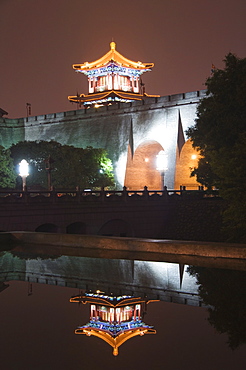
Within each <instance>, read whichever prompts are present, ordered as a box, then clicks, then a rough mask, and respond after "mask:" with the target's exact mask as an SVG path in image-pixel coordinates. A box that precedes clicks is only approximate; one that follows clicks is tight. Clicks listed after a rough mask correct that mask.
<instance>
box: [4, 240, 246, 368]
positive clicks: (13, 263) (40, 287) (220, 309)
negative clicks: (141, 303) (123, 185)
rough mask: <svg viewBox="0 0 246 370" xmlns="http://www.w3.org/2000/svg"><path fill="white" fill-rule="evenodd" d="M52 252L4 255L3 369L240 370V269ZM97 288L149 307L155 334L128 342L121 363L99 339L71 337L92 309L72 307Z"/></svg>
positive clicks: (245, 312)
mask: <svg viewBox="0 0 246 370" xmlns="http://www.w3.org/2000/svg"><path fill="white" fill-rule="evenodd" d="M48 250H49V249H47V248H44V249H42V248H38V250H37V249H34V248H30V247H16V248H14V249H11V250H4V248H2V251H1V252H0V292H1V294H0V307H1V309H0V312H1V320H0V332H1V347H0V348H1V350H0V351H1V368H2V369H4V370H12V369H13V370H19V369H25V370H29V369H30V370H36V369H52V370H53V369H54V370H56V369H59V370H60V369H71V368H74V367H76V368H81V369H83V368H90V369H106V368H107V369H130V370H131V369H134V370H135V369H164V368H165V369H174V370H176V369H177V370H179V369H190V368H191V367H192V368H194V369H199V370H202V369H208V368H209V369H240V370H241V369H242V370H243V369H245V368H246V351H245V350H246V269H245V265H244V264H238V265H237V266H235V265H230V263H229V264H227V266H226V268H225V266H223V265H221V264H220V263H219V262H218V263H217V261H216V260H211V265H209V263H208V262H207V261H206V263H204V260H201V262H199V260H197V261H196V265H191V264H190V261H188V262H189V263H186V262H185V261H182V263H180V261H179V263H178V262H175V261H172V262H170V261H169V262H164V261H155V260H154V258H151V259H152V260H151V261H150V260H147V259H146V258H145V259H142V258H139V259H138V258H136V257H137V256H134V258H129V256H127V258H118V256H116V255H115V254H112V255H111V256H110V255H107V258H105V256H103V257H104V258H98V257H99V256H98V254H100V253H98V252H97V255H95V254H93V255H92V254H91V255H90V253H88V252H87V253H86V256H84V257H83V256H73V255H71V253H70V255H68V254H67V253H66V254H67V255H65V254H64V255H61V254H58V253H54V251H53V250H52V254H49V252H48ZM140 257H141V256H140ZM145 257H146V256H145ZM97 289H100V291H103V292H105V294H114V295H122V294H128V295H134V296H142V297H147V298H148V299H150V300H152V299H153V300H155V302H152V303H149V304H148V307H147V313H146V314H145V316H144V322H145V323H146V324H148V325H152V326H153V327H154V329H155V330H156V334H154V335H144V336H141V337H140V336H138V337H134V338H131V339H130V340H128V341H127V342H125V343H123V344H122V345H121V346H120V348H119V355H118V356H117V357H114V356H113V355H112V348H111V347H110V346H109V345H108V344H107V343H105V342H104V341H102V340H101V339H99V338H96V337H87V336H86V335H75V334H74V330H75V329H76V328H77V327H78V326H81V325H83V324H85V323H87V322H88V321H89V315H90V313H89V311H90V308H89V305H88V304H85V305H83V304H76V303H70V302H69V299H70V297H71V296H74V295H77V294H80V293H81V292H86V291H96V290H97ZM157 300H158V301H157Z"/></svg>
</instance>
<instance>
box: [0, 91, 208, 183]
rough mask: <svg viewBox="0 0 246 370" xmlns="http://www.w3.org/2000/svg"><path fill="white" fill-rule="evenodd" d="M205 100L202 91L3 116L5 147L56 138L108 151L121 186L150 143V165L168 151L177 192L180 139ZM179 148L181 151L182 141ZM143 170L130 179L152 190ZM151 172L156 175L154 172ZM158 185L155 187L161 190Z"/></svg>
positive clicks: (0, 124)
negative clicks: (129, 164)
mask: <svg viewBox="0 0 246 370" xmlns="http://www.w3.org/2000/svg"><path fill="white" fill-rule="evenodd" d="M204 96H205V91H204V90H202V91H195V92H189V93H184V94H176V95H170V96H164V97H159V98H146V99H144V100H142V101H139V102H132V103H119V104H114V105H111V106H103V107H99V108H89V109H85V108H81V109H77V110H72V111H68V112H62V113H52V114H45V115H41V116H34V117H28V118H21V119H15V120H12V119H8V118H0V130H1V139H0V145H3V146H4V147H9V146H11V145H12V144H13V143H14V144H15V143H17V142H18V141H21V140H27V141H34V140H45V141H49V140H55V141H58V142H60V143H61V144H68V145H73V146H75V147H83V148H85V147H86V146H92V147H94V148H104V149H106V150H107V152H108V155H109V157H110V159H111V160H112V162H113V167H114V172H115V177H116V183H117V186H118V188H122V186H123V185H124V182H125V177H126V169H127V162H129V161H131V160H132V159H133V158H134V154H135V153H136V150H137V148H139V147H140V146H141V145H143V144H147V145H146V147H145V148H146V149H145V153H142V155H143V159H144V156H147V155H150V156H152V158H148V161H149V160H153V161H154V160H155V157H156V154H158V151H160V150H161V149H162V150H165V153H166V155H167V161H168V171H167V172H166V174H165V185H166V186H167V187H168V188H169V189H173V188H174V182H175V171H176V160H177V148H178V141H179V139H180V137H184V138H185V139H187V138H186V135H185V130H186V129H187V128H188V127H190V126H192V125H193V124H194V120H195V117H196V108H197V104H198V102H199V101H200V99H201V98H202V97H204ZM180 143H181V141H180ZM179 145H181V147H182V145H183V143H182V144H179ZM181 147H180V148H179V150H181V149H182V148H181ZM150 148H152V150H150ZM153 166H155V164H154V162H153ZM140 167H141V165H140V164H138V166H137V168H135V170H134V171H135V172H137V171H138V170H139V171H140V172H139V173H135V174H134V173H133V174H132V176H131V177H133V175H134V176H135V177H136V178H139V177H141V176H142V177H143V180H142V183H138V184H136V186H137V185H138V186H139V185H141V186H142V188H143V186H145V185H146V186H149V187H150V185H151V184H148V183H146V182H148V181H149V180H148V177H147V175H146V176H145V175H144V174H143V171H142V172H141V168H140ZM155 170H156V169H155V168H154V171H155ZM147 172H148V173H150V172H151V171H150V168H148V171H147ZM140 173H141V176H139V175H140ZM144 176H145V177H144ZM156 176H157V175H156ZM156 184H157V183H156V182H155V183H153V187H152V188H160V187H159V186H158V187H157V186H156ZM137 188H138V189H139V187H137Z"/></svg>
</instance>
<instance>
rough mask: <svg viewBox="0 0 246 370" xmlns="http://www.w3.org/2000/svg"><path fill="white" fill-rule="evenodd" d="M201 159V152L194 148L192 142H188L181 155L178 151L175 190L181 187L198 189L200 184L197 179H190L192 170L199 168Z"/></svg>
mask: <svg viewBox="0 0 246 370" xmlns="http://www.w3.org/2000/svg"><path fill="white" fill-rule="evenodd" d="M199 158H200V154H199V152H198V151H197V150H196V149H194V148H193V147H192V143H191V140H188V141H186V143H185V144H184V145H183V147H182V150H181V152H180V154H179V153H178V151H177V157H176V171H175V189H179V188H180V186H186V189H190V190H192V189H197V188H198V186H199V185H201V184H200V183H198V182H197V181H196V177H190V174H191V170H192V168H194V167H197V164H198V160H199Z"/></svg>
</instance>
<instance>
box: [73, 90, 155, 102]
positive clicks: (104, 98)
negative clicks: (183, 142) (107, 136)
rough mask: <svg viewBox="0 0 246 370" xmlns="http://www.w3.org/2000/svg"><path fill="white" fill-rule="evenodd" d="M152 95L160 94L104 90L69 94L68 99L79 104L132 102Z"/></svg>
mask: <svg viewBox="0 0 246 370" xmlns="http://www.w3.org/2000/svg"><path fill="white" fill-rule="evenodd" d="M148 97H149V98H150V97H159V95H149V94H146V93H144V94H138V93H129V92H124V91H120V90H118V91H115V90H109V91H102V92H99V93H94V94H79V95H75V96H69V97H68V99H69V101H70V102H72V103H77V104H81V105H82V104H84V105H86V104H88V105H89V104H95V103H104V102H108V103H110V102H111V101H112V102H131V101H137V100H142V99H143V98H148Z"/></svg>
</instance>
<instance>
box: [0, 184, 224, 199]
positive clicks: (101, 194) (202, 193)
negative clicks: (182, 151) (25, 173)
mask: <svg viewBox="0 0 246 370" xmlns="http://www.w3.org/2000/svg"><path fill="white" fill-rule="evenodd" d="M208 196H209V197H211V196H212V197H215V196H216V197H217V196H218V191H213V192H210V193H209V194H208V192H207V191H206V190H204V189H203V188H202V187H199V188H198V189H197V190H186V188H185V187H180V189H179V190H175V189H171V190H170V189H166V188H165V189H164V190H148V188H147V187H146V186H145V187H144V189H142V190H127V188H126V187H124V188H123V190H106V189H104V188H102V189H101V190H80V189H79V188H78V187H77V188H76V189H75V190H72V189H69V190H67V189H66V190H64V189H54V188H53V189H52V190H50V191H48V190H41V191H40V190H31V189H26V190H25V191H18V190H0V203H23V202H24V203H35V202H44V203H46V202H52V203H62V202H64V201H67V202H79V203H80V202H93V201H95V202H110V201H117V200H118V201H124V202H128V201H133V200H136V201H137V200H145V201H153V200H158V201H160V200H167V199H171V198H180V197H185V198H188V199H189V198H190V199H202V198H205V197H208Z"/></svg>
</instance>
